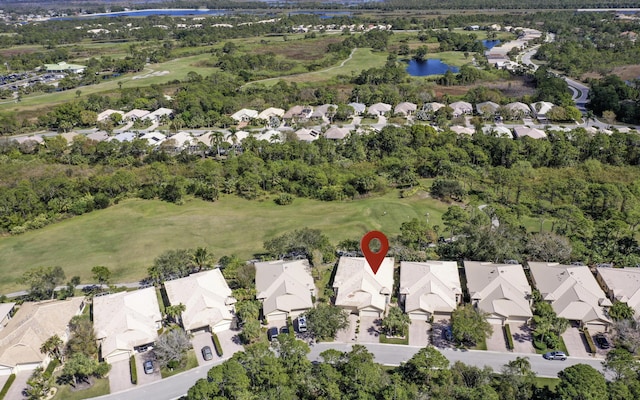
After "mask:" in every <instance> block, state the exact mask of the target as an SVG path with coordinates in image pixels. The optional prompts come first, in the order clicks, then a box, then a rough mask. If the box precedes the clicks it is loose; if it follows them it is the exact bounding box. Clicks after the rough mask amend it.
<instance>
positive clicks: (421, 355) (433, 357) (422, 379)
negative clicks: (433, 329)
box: [399, 346, 451, 389]
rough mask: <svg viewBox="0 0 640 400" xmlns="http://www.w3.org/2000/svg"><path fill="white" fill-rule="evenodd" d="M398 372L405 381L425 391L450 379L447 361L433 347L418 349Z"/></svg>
mask: <svg viewBox="0 0 640 400" xmlns="http://www.w3.org/2000/svg"><path fill="white" fill-rule="evenodd" d="M399 372H400V374H401V375H402V376H403V377H404V379H405V380H407V381H409V382H413V383H415V384H416V385H419V386H420V387H423V388H425V389H430V388H431V387H432V386H442V385H444V384H447V383H448V381H450V379H451V372H450V371H449V360H447V358H446V357H445V356H444V355H442V353H440V351H438V350H437V349H436V348H435V347H433V346H427V347H425V348H423V349H420V351H418V352H417V353H416V354H415V355H414V356H413V357H411V359H410V360H409V361H407V362H406V363H404V364H401V365H400V367H399Z"/></svg>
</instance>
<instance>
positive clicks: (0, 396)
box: [0, 374, 16, 400]
mask: <svg viewBox="0 0 640 400" xmlns="http://www.w3.org/2000/svg"><path fill="white" fill-rule="evenodd" d="M15 380H16V374H11V375H9V379H7V381H6V382H5V383H4V386H3V387H2V390H0V400H2V399H4V396H6V395H7V392H8V391H9V388H10V387H11V384H12V383H13V381H15Z"/></svg>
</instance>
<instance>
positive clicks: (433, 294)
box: [399, 261, 462, 321]
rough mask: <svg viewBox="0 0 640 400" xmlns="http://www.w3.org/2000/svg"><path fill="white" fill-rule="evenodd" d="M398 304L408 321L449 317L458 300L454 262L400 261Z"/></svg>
mask: <svg viewBox="0 0 640 400" xmlns="http://www.w3.org/2000/svg"><path fill="white" fill-rule="evenodd" d="M399 294H400V303H401V304H402V305H403V306H404V312H405V313H407V314H408V315H409V318H411V319H412V320H419V321H428V320H429V319H430V318H432V317H433V318H434V320H438V319H439V317H446V318H448V317H450V316H451V313H452V312H453V310H455V309H456V307H457V306H458V304H460V302H461V301H462V287H461V286H460V276H459V275H458V265H457V263H456V262H455V261H427V262H409V261H402V262H401V263H400V290H399Z"/></svg>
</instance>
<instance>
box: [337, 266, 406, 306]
mask: <svg viewBox="0 0 640 400" xmlns="http://www.w3.org/2000/svg"><path fill="white" fill-rule="evenodd" d="M393 263H394V261H393V257H385V258H384V260H383V261H382V264H381V265H380V268H379V269H378V272H377V273H376V274H374V273H373V271H372V270H371V267H370V266H369V263H368V262H367V260H366V259H365V258H364V257H340V261H339V262H338V269H337V271H336V275H335V277H334V279H333V290H334V293H335V305H336V306H338V307H341V308H344V309H345V310H347V311H348V312H350V313H352V314H358V315H360V316H366V317H376V318H380V317H382V316H383V315H384V314H385V312H386V310H387V306H388V304H389V301H390V299H391V294H392V292H393Z"/></svg>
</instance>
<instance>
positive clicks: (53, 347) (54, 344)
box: [40, 335, 64, 360]
mask: <svg viewBox="0 0 640 400" xmlns="http://www.w3.org/2000/svg"><path fill="white" fill-rule="evenodd" d="M63 344H64V343H63V342H62V339H60V337H59V336H58V335H53V336H51V337H50V338H49V339H47V340H46V341H45V342H44V343H42V346H40V353H42V354H46V355H48V356H49V357H52V358H57V359H58V360H60V358H61V356H62V353H61V349H62V345H63Z"/></svg>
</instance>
